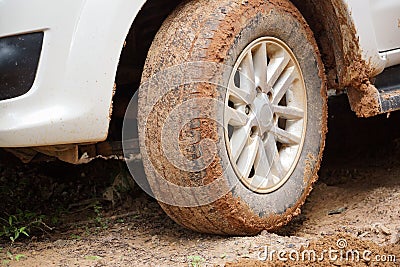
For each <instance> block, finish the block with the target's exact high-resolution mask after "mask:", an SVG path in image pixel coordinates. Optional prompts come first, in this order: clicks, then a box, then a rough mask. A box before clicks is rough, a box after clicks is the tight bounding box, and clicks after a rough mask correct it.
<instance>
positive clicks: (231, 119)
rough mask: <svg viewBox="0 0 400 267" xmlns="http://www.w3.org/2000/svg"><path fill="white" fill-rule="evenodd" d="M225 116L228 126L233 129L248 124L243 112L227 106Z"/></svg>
mask: <svg viewBox="0 0 400 267" xmlns="http://www.w3.org/2000/svg"><path fill="white" fill-rule="evenodd" d="M225 115H226V120H227V122H228V124H229V125H231V126H234V127H238V126H245V125H246V124H247V122H248V117H247V115H246V114H245V113H244V112H241V111H240V110H237V109H234V108H231V107H228V106H227V107H226V108H225Z"/></svg>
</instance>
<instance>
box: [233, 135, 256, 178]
mask: <svg viewBox="0 0 400 267" xmlns="http://www.w3.org/2000/svg"><path fill="white" fill-rule="evenodd" d="M257 151H258V140H257V138H255V139H252V140H251V141H250V143H249V144H248V145H246V146H245V147H244V149H243V151H242V153H241V155H240V157H239V160H238V163H237V166H238V168H240V170H242V175H243V177H244V178H248V177H249V175H250V172H251V169H252V168H253V165H254V161H255V159H256V155H257Z"/></svg>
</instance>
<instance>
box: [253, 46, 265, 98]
mask: <svg viewBox="0 0 400 267" xmlns="http://www.w3.org/2000/svg"><path fill="white" fill-rule="evenodd" d="M267 56H268V55H267V43H262V44H261V45H260V46H259V47H258V48H257V50H256V51H255V53H254V68H255V77H256V78H255V83H256V86H259V87H260V88H261V89H262V90H263V91H265V92H266V89H267V68H268V58H267Z"/></svg>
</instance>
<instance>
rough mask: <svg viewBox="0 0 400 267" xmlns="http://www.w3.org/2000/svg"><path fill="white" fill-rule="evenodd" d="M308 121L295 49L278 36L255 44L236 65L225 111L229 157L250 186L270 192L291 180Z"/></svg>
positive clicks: (259, 190) (243, 181) (304, 92)
mask: <svg viewBox="0 0 400 267" xmlns="http://www.w3.org/2000/svg"><path fill="white" fill-rule="evenodd" d="M306 120H307V95H306V87H305V83H304V79H303V75H302V72H301V69H300V65H299V63H298V61H297V59H296V57H295V55H294V54H293V52H292V51H291V49H290V48H289V47H288V46H287V45H286V44H285V43H284V42H282V41H281V40H279V39H276V38H273V37H262V38H259V39H257V40H255V41H254V42H252V43H251V44H249V45H248V46H247V47H246V49H244V51H243V52H242V53H241V55H240V56H239V58H238V60H237V61H236V63H235V66H234V68H233V71H232V74H231V77H230V79H229V84H228V90H227V96H226V102H225V110H224V124H225V125H224V126H225V141H226V146H227V150H228V154H229V158H230V161H231V163H232V166H233V168H234V170H235V172H236V174H237V176H238V177H239V179H240V181H241V182H242V183H243V184H244V185H245V186H246V187H248V188H249V189H250V190H252V191H254V192H256V193H270V192H272V191H275V190H277V189H279V188H280V187H281V186H282V185H283V184H284V183H285V182H286V181H287V180H288V179H289V177H290V175H291V174H292V173H293V171H294V169H295V167H296V165H297V162H298V160H299V157H300V154H301V151H302V148H303V143H304V137H305V132H306Z"/></svg>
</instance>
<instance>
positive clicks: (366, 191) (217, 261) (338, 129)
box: [0, 97, 400, 266]
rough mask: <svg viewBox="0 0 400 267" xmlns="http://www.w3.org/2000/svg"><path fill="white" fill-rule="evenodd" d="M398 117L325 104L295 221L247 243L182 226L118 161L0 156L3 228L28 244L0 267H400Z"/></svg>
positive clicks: (0, 254)
mask: <svg viewBox="0 0 400 267" xmlns="http://www.w3.org/2000/svg"><path fill="white" fill-rule="evenodd" d="M399 119H400V113H392V114H391V115H390V117H389V118H387V116H386V115H384V116H379V117H376V118H371V119H362V120H361V119H356V118H355V115H354V114H353V113H351V112H350V110H349V107H348V104H347V102H346V99H345V98H343V97H336V98H334V99H331V100H330V117H329V134H328V140H327V147H326V152H325V156H324V160H323V166H322V168H321V171H320V179H319V181H318V183H317V184H316V186H315V189H314V190H313V192H312V194H311V196H310V197H309V199H308V201H307V202H306V204H305V206H304V207H303V212H302V214H301V215H300V216H298V217H297V218H295V219H294V220H293V221H292V222H291V223H290V224H289V225H288V226H286V227H284V228H282V229H280V230H279V231H278V232H277V233H267V232H263V233H261V234H260V235H258V236H254V237H221V236H212V235H204V234H198V233H194V232H191V231H189V230H186V229H184V228H182V227H180V226H179V225H177V224H175V223H174V222H173V221H171V220H170V219H169V218H168V217H167V216H166V215H165V214H164V213H163V211H162V210H161V208H160V207H159V206H158V204H157V202H155V201H154V200H153V199H151V198H150V197H148V196H147V195H145V194H144V193H143V192H142V191H141V190H140V189H139V188H137V187H135V186H132V183H131V182H130V180H129V179H130V178H129V175H128V174H127V172H126V169H125V168H124V165H123V164H121V163H118V162H111V161H109V162H105V161H96V162H93V163H91V164H89V165H85V166H71V165H68V164H63V163H60V162H49V163H31V164H29V165H23V164H21V163H20V162H19V161H18V160H16V159H15V158H13V157H11V156H10V155H9V154H7V153H5V152H2V153H1V154H0V195H1V196H0V207H1V209H0V218H2V219H5V222H4V221H3V222H2V224H1V225H3V226H4V225H6V226H7V229H11V228H12V227H9V225H7V220H8V218H9V217H10V215H16V216H15V217H13V218H14V222H13V224H14V225H15V226H17V228H18V227H22V226H26V225H27V226H28V228H29V230H30V234H29V235H30V236H29V237H23V236H20V237H18V239H17V240H16V241H15V242H14V243H12V242H11V241H10V239H9V238H8V237H6V236H3V238H2V239H1V238H0V266H306V265H308V266H400V124H399V123H398V122H399ZM132 187H133V189H132ZM0 231H1V229H0ZM4 231H5V229H4V230H3V232H4ZM275 251H276V252H275ZM313 252H314V253H315V255H314V256H315V258H313V254H312V253H313ZM349 252H351V253H349ZM279 253H280V254H279ZM279 255H280V256H281V258H279ZM285 258H286V261H285ZM358 259H359V260H358Z"/></svg>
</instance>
